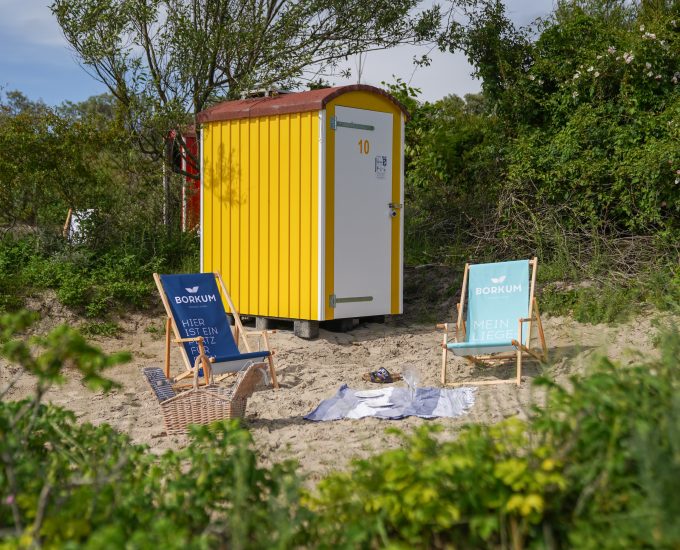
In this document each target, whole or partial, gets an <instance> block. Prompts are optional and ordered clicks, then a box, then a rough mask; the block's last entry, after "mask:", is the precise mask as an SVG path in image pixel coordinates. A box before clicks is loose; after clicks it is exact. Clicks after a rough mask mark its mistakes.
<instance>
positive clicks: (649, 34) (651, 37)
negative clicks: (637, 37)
mask: <svg viewBox="0 0 680 550" xmlns="http://www.w3.org/2000/svg"><path fill="white" fill-rule="evenodd" d="M642 39H643V40H656V35H655V34H654V33H653V32H646V33H645V34H643V35H642Z"/></svg>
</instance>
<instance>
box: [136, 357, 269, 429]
mask: <svg viewBox="0 0 680 550" xmlns="http://www.w3.org/2000/svg"><path fill="white" fill-rule="evenodd" d="M195 372H196V374H197V373H198V369H196V370H195ZM143 373H144V376H145V377H146V379H147V381H148V382H149V385H150V386H151V389H152V390H153V392H154V394H155V395H156V398H157V399H158V402H159V403H160V406H161V410H162V411H163V420H164V422H165V427H166V431H167V433H168V434H169V435H175V434H185V433H187V426H188V425H189V424H210V423H211V422H215V421H216V420H223V419H229V418H243V417H244V416H245V414H246V403H247V401H248V398H249V397H250V396H251V395H252V394H253V391H254V390H255V386H257V384H258V382H259V381H260V380H261V377H262V375H263V373H262V366H261V365H260V364H252V365H250V366H249V367H247V368H245V369H244V370H242V371H241V372H239V374H238V375H237V377H236V381H235V382H234V385H233V386H231V387H230V388H224V387H221V386H217V385H215V384H214V383H211V384H208V385H207V386H199V385H198V377H197V376H195V377H194V385H193V388H191V389H190V390H188V391H184V392H176V391H175V389H174V388H173V386H172V383H171V382H170V380H168V379H167V378H166V377H165V373H164V372H163V369H161V368H158V367H153V368H146V369H144V370H143Z"/></svg>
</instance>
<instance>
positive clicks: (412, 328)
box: [0, 299, 677, 481]
mask: <svg viewBox="0 0 680 550" xmlns="http://www.w3.org/2000/svg"><path fill="white" fill-rule="evenodd" d="M450 302H452V299H449V300H448V301H447V302H445V303H444V304H443V306H446V307H447V308H448V307H449V306H450ZM34 306H35V304H34ZM38 309H41V310H42V314H43V320H42V322H41V324H40V325H39V327H38V330H44V329H47V328H49V327H50V326H53V325H55V324H57V323H59V322H67V323H70V324H73V325H76V326H77V325H78V324H79V323H82V322H83V321H82V320H81V319H78V318H77V317H75V316H74V315H73V314H72V313H70V312H68V311H65V310H64V309H63V308H61V307H60V306H58V305H56V302H54V301H51V300H48V301H45V300H43V301H41V302H40V305H39V307H38ZM441 309H442V305H441V304H440V306H439V310H441ZM449 311H451V309H449ZM659 317H660V316H659V315H658V314H652V313H647V314H645V315H644V316H641V317H640V318H638V319H636V320H635V321H632V322H629V323H626V324H622V325H618V326H607V325H595V326H593V325H584V324H580V323H577V322H576V321H574V320H572V319H569V318H564V317H552V318H550V317H547V318H545V319H544V327H545V333H546V339H547V341H548V346H549V349H550V354H551V362H550V365H549V366H547V367H543V366H541V365H539V364H537V363H525V369H524V377H523V380H522V385H521V387H520V388H517V387H516V386H515V385H514V384H507V385H497V386H482V387H480V388H479V390H478V392H477V399H476V403H475V405H474V406H473V407H472V409H471V411H470V412H469V414H467V415H465V416H463V417H459V418H453V419H439V420H436V422H439V423H441V424H442V425H444V426H445V431H444V434H443V436H442V437H446V438H455V437H456V434H457V433H458V432H459V430H460V427H461V426H462V425H463V424H465V423H469V422H485V423H489V422H497V421H499V420H502V419H504V418H507V417H511V416H515V415H519V416H525V415H526V414H527V410H528V408H529V407H530V405H531V404H532V403H536V402H540V398H541V396H540V393H539V392H538V391H537V390H536V389H535V388H533V387H532V384H531V381H532V379H534V378H535V377H536V376H538V375H540V374H542V373H545V374H548V375H550V376H553V377H555V378H556V379H558V380H562V381H566V380H568V378H569V376H570V375H572V374H575V373H579V372H582V371H583V370H584V369H585V368H586V365H588V364H589V363H590V361H591V358H592V357H593V356H595V355H597V354H605V353H606V354H608V355H609V356H610V357H612V358H614V359H617V360H618V361H620V362H621V363H622V364H624V365H625V364H627V363H630V362H632V361H633V360H635V358H636V355H637V354H638V353H651V354H654V353H655V351H654V337H655V335H656V334H657V330H658V329H657V328H655V326H656V324H657V323H656V322H655V319H657V320H658V318H659ZM441 320H442V321H444V320H447V319H446V317H445V316H443V318H442V319H441ZM449 320H450V319H449ZM116 321H117V322H118V323H119V325H120V326H121V327H122V331H121V333H120V335H119V336H118V337H116V338H93V339H92V340H93V342H94V343H95V344H96V345H98V346H99V347H101V348H102V349H104V350H105V351H108V352H113V351H121V350H127V351H130V352H131V353H132V356H133V359H132V361H131V362H129V363H127V364H125V365H122V366H118V367H115V368H114V369H113V370H111V371H109V376H110V377H111V378H112V379H114V380H116V381H118V382H119V383H120V384H121V385H122V388H121V389H118V390H115V391H112V392H111V393H109V394H103V393H92V392H90V391H88V390H87V389H86V388H85V387H84V386H83V385H82V384H81V382H80V380H79V379H78V376H77V375H76V374H75V373H74V372H73V371H69V372H70V373H71V374H72V376H69V377H68V380H67V382H66V383H65V384H64V385H63V386H60V387H55V388H53V389H51V390H50V391H49V393H48V395H47V399H48V400H49V401H51V402H52V403H55V404H58V405H62V406H64V407H66V408H69V409H71V410H73V411H75V413H76V414H77V416H78V419H79V420H80V421H83V422H92V423H94V424H99V423H104V422H107V423H109V424H111V425H112V426H114V427H116V428H117V429H119V430H121V431H123V432H126V433H128V434H129V435H130V436H131V438H132V440H133V441H134V442H136V443H144V444H146V445H148V446H149V447H150V449H151V450H152V451H153V452H158V453H160V452H163V451H164V450H166V449H176V448H179V447H181V446H183V445H185V444H186V442H187V439H186V437H184V436H168V435H166V434H165V430H164V426H163V421H162V418H161V416H160V408H159V406H158V403H157V401H156V400H155V398H154V397H153V395H152V393H151V390H150V389H149V387H148V385H147V383H146V380H145V378H144V377H143V376H142V374H141V370H142V368H144V367H148V366H162V361H163V349H164V333H163V322H164V319H163V316H162V313H161V311H160V310H157V311H154V312H153V313H147V314H131V315H127V316H124V317H121V318H119V319H116ZM676 322H677V320H676ZM440 342H441V331H438V330H436V329H435V328H434V323H430V322H427V323H425V322H422V321H421V322H418V321H417V320H415V319H414V316H413V315H412V316H410V317H409V316H406V317H400V318H399V317H398V318H391V319H388V320H387V322H386V323H385V324H376V323H370V324H360V325H358V326H356V327H355V328H354V330H352V331H351V332H348V333H334V332H329V331H326V330H323V329H322V330H321V335H320V337H319V338H318V339H317V340H314V341H306V340H302V339H299V338H296V337H295V336H294V335H293V333H292V331H291V330H279V331H278V332H277V333H276V334H274V335H272V337H271V344H272V347H273V348H274V349H275V350H276V356H275V359H276V367H277V373H278V377H279V381H280V384H281V388H280V389H279V390H277V391H275V390H273V389H271V387H265V386H263V385H262V386H260V387H258V389H257V390H256V392H255V394H254V395H253V397H252V398H251V399H250V400H249V402H248V408H247V416H246V424H247V426H248V427H249V428H250V430H251V431H252V434H253V438H254V441H255V446H256V448H257V451H258V452H259V454H260V456H261V459H262V461H263V462H264V463H271V462H272V461H280V460H283V459H287V458H292V459H295V460H297V461H298V462H299V464H300V471H301V473H303V474H305V475H306V476H307V478H308V479H309V480H312V481H313V480H315V479H318V478H320V477H322V476H323V475H325V474H327V473H328V472H330V471H331V470H334V469H342V468H346V467H347V465H348V463H349V461H350V460H351V459H353V458H357V457H361V458H365V457H367V456H369V455H370V454H372V453H375V452H378V451H380V450H384V449H388V448H391V447H394V446H397V445H399V439H398V438H397V437H396V436H394V435H387V434H385V430H386V428H388V427H397V428H400V429H402V430H405V431H407V432H408V431H410V430H411V429H413V428H414V427H417V426H420V425H423V424H425V423H428V422H434V421H432V420H423V419H419V418H407V419H403V420H398V421H390V420H377V419H372V418H367V419H361V420H341V421H335V422H320V423H313V422H309V421H306V420H304V419H303V418H302V417H303V416H304V415H305V414H307V413H308V412H310V411H311V410H312V409H314V407H316V406H317V405H318V403H319V402H320V401H321V400H322V399H325V398H327V397H330V396H332V395H333V394H334V393H335V392H336V391H337V389H338V388H339V387H340V385H341V384H345V383H346V384H348V385H349V386H350V387H352V388H356V389H365V388H370V389H375V388H377V387H379V386H377V385H375V384H370V383H367V382H364V381H362V379H361V375H362V374H364V373H365V372H368V371H371V370H375V369H377V368H378V367H380V366H385V367H386V368H387V369H388V370H389V371H390V372H402V371H403V370H404V369H406V368H411V369H414V370H415V371H416V372H417V374H418V376H419V378H420V385H422V386H438V385H439V373H440V356H441V355H440V354H441V347H440ZM636 350H637V351H636ZM180 361H181V359H180V355H179V352H178V350H176V349H173V353H172V364H173V372H174V373H179V372H181V371H182V369H183V367H182V366H181V363H180ZM17 370H18V369H17V367H14V366H11V365H7V364H6V363H0V388H2V387H3V386H4V384H5V383H6V382H7V381H8V380H9V378H10V377H11V376H12V375H13V373H15V372H17ZM449 372H450V379H451V380H454V379H455V380H456V381H465V380H470V379H471V378H470V377H471V376H473V375H476V376H477V377H479V376H480V375H481V376H484V377H487V378H488V374H489V372H492V373H493V374H495V375H497V376H498V377H500V378H506V379H510V378H512V377H513V376H514V365H513V366H508V367H498V368H496V369H495V370H492V371H483V370H481V371H480V369H473V368H471V367H470V366H468V365H467V363H466V362H465V361H464V360H462V359H458V358H451V359H450V369H449ZM397 384H398V385H403V384H404V383H403V382H399V383H397ZM33 387H34V380H33V379H32V378H31V377H30V376H29V375H23V376H22V377H21V379H20V380H19V382H18V383H17V384H16V386H15V387H14V388H13V389H12V390H11V391H10V392H9V394H8V396H6V399H7V398H8V399H21V398H23V397H25V396H27V395H30V393H31V392H32V389H33Z"/></svg>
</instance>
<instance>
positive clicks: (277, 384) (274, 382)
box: [262, 331, 279, 390]
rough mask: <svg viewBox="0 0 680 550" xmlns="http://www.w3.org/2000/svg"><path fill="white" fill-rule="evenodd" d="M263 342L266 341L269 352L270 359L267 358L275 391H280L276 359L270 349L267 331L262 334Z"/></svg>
mask: <svg viewBox="0 0 680 550" xmlns="http://www.w3.org/2000/svg"><path fill="white" fill-rule="evenodd" d="M262 340H263V341H264V345H265V349H266V350H267V351H269V357H267V360H268V361H269V374H270V376H271V377H272V386H274V388H275V389H277V390H278V389H279V381H278V379H277V378H276V369H275V368H274V358H273V357H272V355H271V349H269V337H268V336H267V331H263V332H262Z"/></svg>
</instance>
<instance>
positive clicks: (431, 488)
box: [308, 332, 680, 549]
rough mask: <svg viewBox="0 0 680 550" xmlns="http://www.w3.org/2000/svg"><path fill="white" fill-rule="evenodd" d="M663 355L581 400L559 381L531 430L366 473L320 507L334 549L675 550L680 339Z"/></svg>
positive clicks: (594, 378) (505, 428)
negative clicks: (630, 549)
mask: <svg viewBox="0 0 680 550" xmlns="http://www.w3.org/2000/svg"><path fill="white" fill-rule="evenodd" d="M661 350H662V357H661V358H660V359H659V360H648V361H647V362H645V363H644V364H641V365H636V366H631V367H627V368H623V367H621V366H620V365H616V364H614V363H612V362H611V361H609V360H607V359H605V358H602V359H600V360H599V361H598V362H597V363H596V364H595V365H594V367H593V369H592V371H591V372H590V373H589V374H588V375H587V376H585V377H580V378H579V377H574V378H573V379H572V380H571V384H570V385H571V388H570V389H569V390H567V389H566V388H565V387H562V386H559V385H557V384H555V383H553V382H551V381H549V380H547V379H543V380H541V381H540V382H539V384H541V385H543V386H544V387H545V388H546V390H547V400H546V403H545V406H543V407H541V408H536V409H535V410H534V411H533V413H532V414H531V416H530V418H529V419H528V420H527V421H521V420H518V419H509V420H506V421H503V422H501V423H499V424H496V425H491V426H484V425H480V426H470V427H468V428H466V429H465V430H463V432H462V433H461V434H460V435H459V436H458V438H457V439H456V440H455V441H447V442H441V441H440V440H439V439H438V438H437V437H436V433H437V431H438V430H439V429H440V428H436V427H422V428H420V429H418V430H416V432H415V433H414V434H413V435H410V436H404V448H402V449H398V450H393V451H388V452H385V453H381V454H380V455H377V456H374V457H371V458H370V459H368V460H361V461H357V462H355V463H354V465H353V467H352V469H351V470H350V471H349V472H343V473H337V474H333V475H331V476H329V477H328V478H326V479H324V480H322V481H321V482H320V483H319V485H318V487H317V490H316V491H315V492H314V493H313V495H312V496H311V497H310V498H309V501H308V505H309V506H310V508H311V509H312V510H313V511H314V512H315V513H316V514H317V517H316V522H315V524H314V525H315V527H316V531H314V537H316V538H317V540H319V541H324V542H323V544H322V546H340V547H364V548H371V547H376V546H391V547H404V548H406V547H411V548H413V547H418V548H445V547H456V548H507V547H512V548H524V547H527V548H612V549H613V548H646V547H650V548H652V547H653V548H671V547H676V546H677V545H678V544H680V530H679V529H678V527H677V522H676V520H675V517H676V516H674V515H673V514H674V513H675V512H676V511H677V510H678V508H679V507H680V499H678V498H677V494H678V490H680V477H679V476H678V474H680V458H679V457H680V455H679V454H678V452H677V451H678V450H679V449H680V429H679V428H678V426H679V425H680V424H678V421H679V420H680V400H679V399H678V389H679V387H680V369H679V368H678V366H679V363H678V358H679V357H680V335H679V334H678V333H677V332H676V333H673V334H670V335H667V336H666V337H665V338H664V339H663V342H662V344H661Z"/></svg>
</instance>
